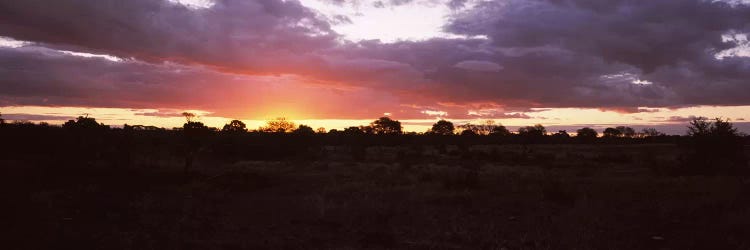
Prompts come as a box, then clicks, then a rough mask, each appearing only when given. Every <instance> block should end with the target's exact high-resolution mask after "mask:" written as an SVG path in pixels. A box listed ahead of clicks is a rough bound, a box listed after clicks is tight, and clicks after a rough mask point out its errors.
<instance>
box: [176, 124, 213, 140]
mask: <svg viewBox="0 0 750 250" xmlns="http://www.w3.org/2000/svg"><path fill="white" fill-rule="evenodd" d="M182 130H183V131H184V132H185V134H186V135H188V136H193V135H198V134H201V135H202V134H204V133H205V132H208V131H211V129H210V128H208V126H206V125H204V124H203V123H202V122H195V121H193V122H186V123H185V124H183V125H182Z"/></svg>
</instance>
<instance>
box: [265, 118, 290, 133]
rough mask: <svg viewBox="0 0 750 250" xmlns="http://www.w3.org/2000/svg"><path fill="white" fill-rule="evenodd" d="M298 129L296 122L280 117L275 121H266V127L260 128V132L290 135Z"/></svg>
mask: <svg viewBox="0 0 750 250" xmlns="http://www.w3.org/2000/svg"><path fill="white" fill-rule="evenodd" d="M296 127H297V126H296V124H294V122H292V121H289V120H287V119H286V118H284V117H279V118H276V119H275V120H270V121H266V126H264V127H260V128H259V129H258V130H260V131H263V132H270V133H288V132H292V131H294V129H295V128H296Z"/></svg>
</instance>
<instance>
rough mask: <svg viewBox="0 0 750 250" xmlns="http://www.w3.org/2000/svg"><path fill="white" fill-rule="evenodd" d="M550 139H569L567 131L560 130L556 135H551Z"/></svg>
mask: <svg viewBox="0 0 750 250" xmlns="http://www.w3.org/2000/svg"><path fill="white" fill-rule="evenodd" d="M552 137H555V138H560V139H566V138H570V135H569V134H568V131H565V130H560V131H557V133H555V134H553V135H552Z"/></svg>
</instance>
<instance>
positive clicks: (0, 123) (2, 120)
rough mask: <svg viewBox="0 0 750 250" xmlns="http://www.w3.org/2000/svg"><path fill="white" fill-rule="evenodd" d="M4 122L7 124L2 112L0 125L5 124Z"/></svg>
mask: <svg viewBox="0 0 750 250" xmlns="http://www.w3.org/2000/svg"><path fill="white" fill-rule="evenodd" d="M4 124H5V119H3V114H2V113H0V125H4Z"/></svg>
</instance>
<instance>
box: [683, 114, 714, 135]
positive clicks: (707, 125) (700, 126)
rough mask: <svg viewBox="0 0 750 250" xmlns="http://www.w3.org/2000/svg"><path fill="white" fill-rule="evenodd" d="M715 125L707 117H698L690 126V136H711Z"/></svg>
mask: <svg viewBox="0 0 750 250" xmlns="http://www.w3.org/2000/svg"><path fill="white" fill-rule="evenodd" d="M712 126H713V124H712V123H711V121H709V120H708V118H706V117H698V118H695V119H693V120H692V121H690V125H688V132H687V133H688V135H689V136H707V135H710V134H711V130H712Z"/></svg>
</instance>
